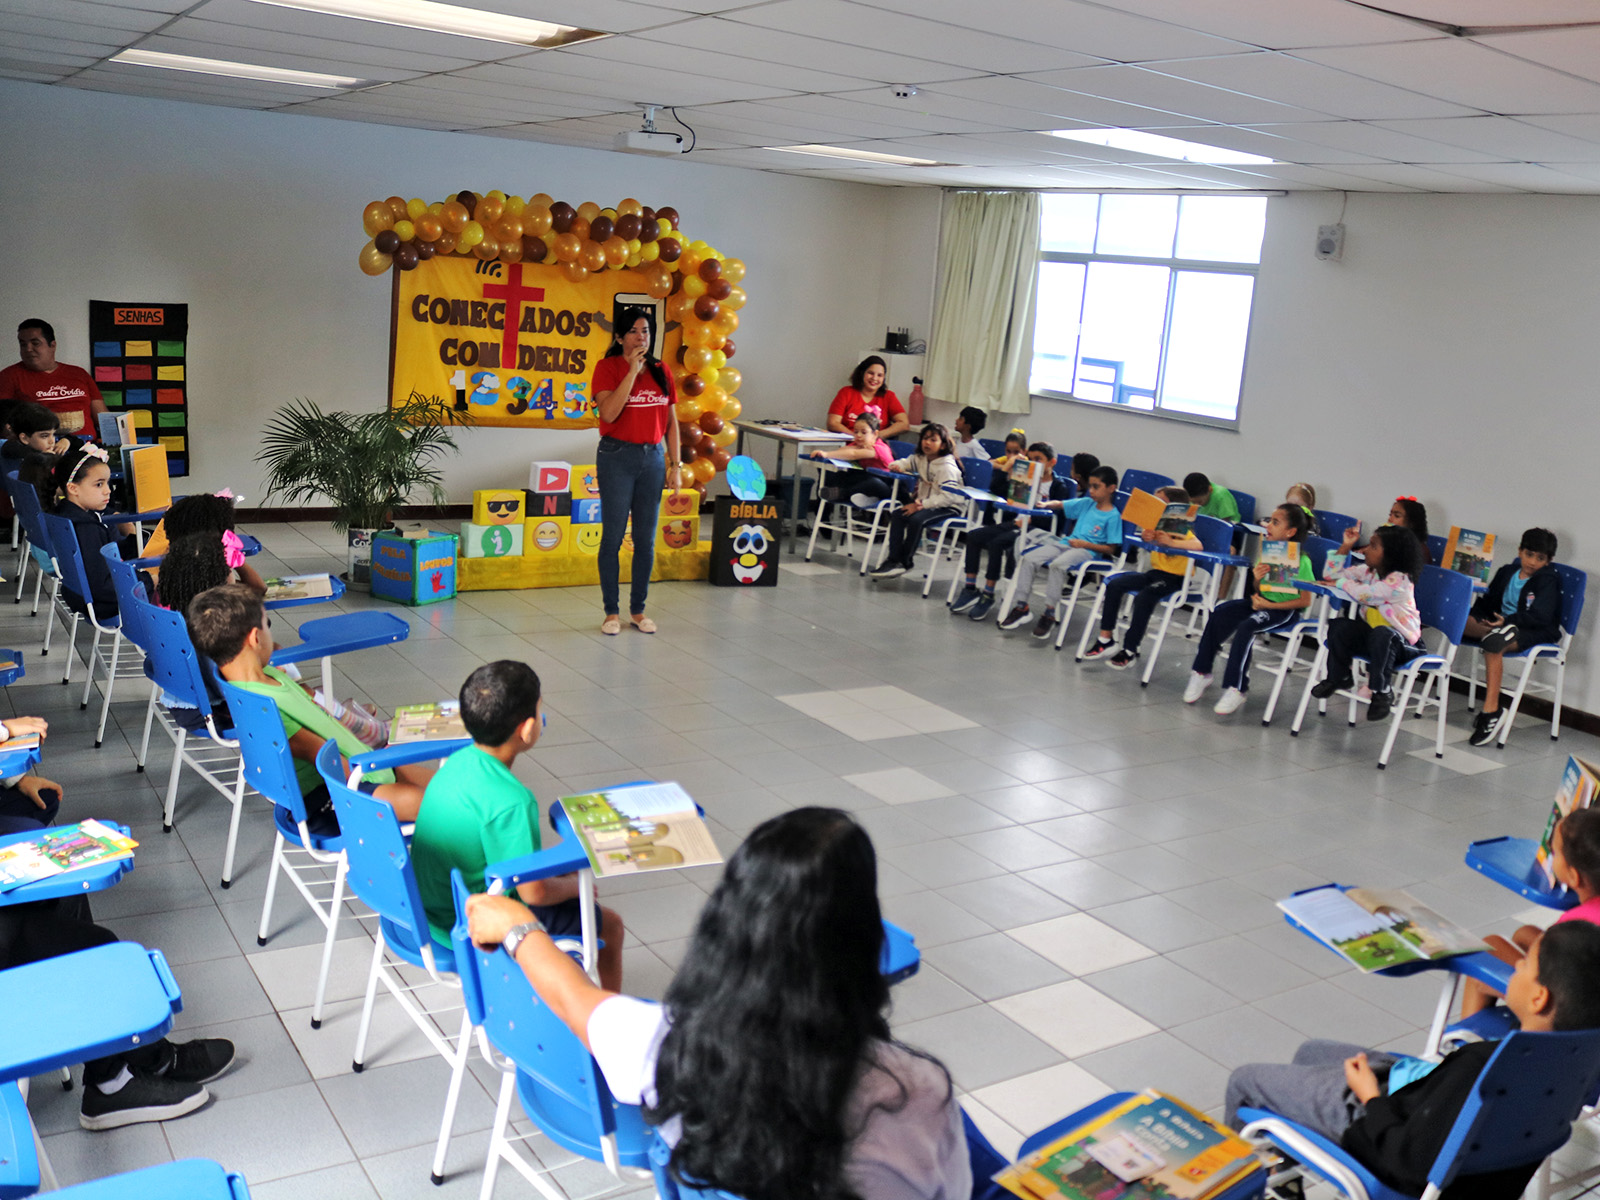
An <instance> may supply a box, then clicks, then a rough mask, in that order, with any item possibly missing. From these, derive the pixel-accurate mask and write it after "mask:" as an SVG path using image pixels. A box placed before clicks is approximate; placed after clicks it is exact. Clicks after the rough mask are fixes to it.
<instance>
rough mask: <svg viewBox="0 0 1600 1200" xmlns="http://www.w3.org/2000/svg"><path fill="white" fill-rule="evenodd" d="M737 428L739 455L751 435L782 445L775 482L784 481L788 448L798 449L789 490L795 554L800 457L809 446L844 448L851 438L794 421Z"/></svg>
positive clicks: (737, 424) (739, 423) (742, 423)
mask: <svg viewBox="0 0 1600 1200" xmlns="http://www.w3.org/2000/svg"><path fill="white" fill-rule="evenodd" d="M733 427H734V428H735V429H737V430H738V431H739V440H738V441H737V442H736V443H735V445H734V453H735V454H743V453H744V439H745V435H747V434H748V435H750V436H752V437H764V438H771V439H772V440H773V441H774V442H776V443H777V444H778V465H777V467H776V469H775V470H774V472H773V478H774V479H782V478H783V451H784V448H785V447H786V446H793V447H794V457H795V470H794V479H793V481H792V483H791V485H790V488H789V553H790V554H793V553H794V543H795V533H796V531H798V530H799V528H800V456H801V455H802V454H804V453H805V449H806V447H807V446H842V445H843V444H844V443H845V442H848V441H849V440H850V434H848V433H834V432H832V431H831V430H827V429H817V428H815V427H813V426H810V425H801V424H799V423H797V422H794V421H783V422H780V423H778V424H775V425H763V424H762V423H760V422H759V421H735V422H734V423H733Z"/></svg>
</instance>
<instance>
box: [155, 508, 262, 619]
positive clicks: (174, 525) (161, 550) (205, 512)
mask: <svg viewBox="0 0 1600 1200" xmlns="http://www.w3.org/2000/svg"><path fill="white" fill-rule="evenodd" d="M233 506H234V499H233V493H232V492H231V491H223V492H217V493H216V494H215V495H211V494H207V493H201V494H199V495H195V496H185V497H184V498H183V499H182V500H179V501H176V502H175V503H174V504H173V506H172V507H171V508H169V509H167V512H166V515H165V516H164V517H162V518H161V522H160V524H158V525H157V526H156V530H155V532H154V533H152V534H151V535H150V540H149V541H147V542H146V543H145V547H144V553H145V557H147V558H154V557H156V556H157V555H161V554H165V553H166V552H167V547H168V546H169V545H170V544H172V543H174V542H176V541H177V540H178V539H179V538H182V537H189V536H190V535H192V534H197V533H203V534H208V535H209V536H211V537H214V538H216V539H218V540H219V541H220V542H221V543H222V547H223V550H224V551H225V557H226V558H227V560H228V570H229V571H231V572H232V575H231V576H230V578H231V579H232V580H233V581H234V582H236V583H242V584H244V585H245V586H246V587H248V588H250V589H251V590H253V591H257V592H265V591H266V590H267V585H266V584H265V583H264V582H263V581H262V579H261V576H260V574H258V573H257V571H256V569H255V568H254V567H252V566H251V565H250V560H249V559H247V558H246V557H245V553H244V542H243V541H242V540H241V539H240V537H239V535H238V533H237V532H236V531H235V530H234V512H233ZM161 565H162V568H163V569H165V567H166V564H165V563H162V564H161ZM223 582H225V581H224V580H220V579H219V580H217V584H221V583H223ZM213 586H215V585H213ZM201 590H204V589H201ZM167 607H168V608H173V609H176V610H177V611H178V612H182V611H183V606H182V605H178V604H169V605H168V606H167Z"/></svg>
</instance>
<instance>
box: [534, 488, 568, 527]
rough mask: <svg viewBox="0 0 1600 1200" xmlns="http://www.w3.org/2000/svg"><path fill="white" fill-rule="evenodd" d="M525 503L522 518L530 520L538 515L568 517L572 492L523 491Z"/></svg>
mask: <svg viewBox="0 0 1600 1200" xmlns="http://www.w3.org/2000/svg"><path fill="white" fill-rule="evenodd" d="M522 495H523V499H524V501H525V504H524V506H523V510H522V519H523V520H524V521H532V520H535V519H537V518H539V517H549V518H555V517H570V516H571V515H572V493H571V492H567V491H560V492H523V493H522Z"/></svg>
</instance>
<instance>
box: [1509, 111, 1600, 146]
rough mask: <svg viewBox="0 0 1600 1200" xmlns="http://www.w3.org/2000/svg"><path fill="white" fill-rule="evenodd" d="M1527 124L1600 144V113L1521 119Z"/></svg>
mask: <svg viewBox="0 0 1600 1200" xmlns="http://www.w3.org/2000/svg"><path fill="white" fill-rule="evenodd" d="M1519 119H1520V120H1521V121H1523V122H1524V123H1525V124H1528V125H1536V126H1538V127H1539V128H1540V129H1553V130H1555V131H1556V132H1557V133H1564V134H1566V135H1567V136H1568V137H1575V138H1582V139H1583V140H1585V141H1589V142H1600V113H1576V114H1573V115H1571V116H1560V117H1521V118H1519Z"/></svg>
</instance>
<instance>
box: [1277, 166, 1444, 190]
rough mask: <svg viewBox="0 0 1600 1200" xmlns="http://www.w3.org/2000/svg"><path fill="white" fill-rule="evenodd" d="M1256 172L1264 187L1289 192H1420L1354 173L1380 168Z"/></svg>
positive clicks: (1295, 168) (1291, 168)
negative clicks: (1320, 189) (1325, 190)
mask: <svg viewBox="0 0 1600 1200" xmlns="http://www.w3.org/2000/svg"><path fill="white" fill-rule="evenodd" d="M1257 170H1258V173H1259V174H1260V176H1261V179H1262V186H1263V187H1271V186H1278V187H1286V188H1289V189H1290V190H1291V191H1297V190H1303V189H1319V188H1326V189H1330V190H1332V191H1336V192H1370V191H1385V192H1404V191H1420V190H1421V189H1419V188H1413V187H1411V186H1409V185H1407V184H1399V183H1378V182H1375V181H1374V180H1371V179H1366V178H1363V177H1362V176H1361V175H1359V174H1357V172H1361V171H1379V170H1382V168H1381V167H1352V168H1351V169H1350V170H1349V171H1348V172H1346V171H1335V170H1331V169H1330V168H1328V167H1302V166H1298V165H1293V164H1287V163H1285V164H1283V165H1281V166H1276V167H1260V168H1258V169H1257Z"/></svg>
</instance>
